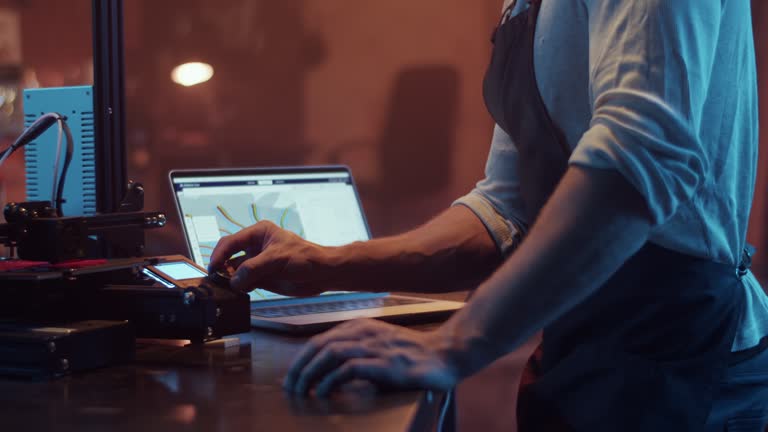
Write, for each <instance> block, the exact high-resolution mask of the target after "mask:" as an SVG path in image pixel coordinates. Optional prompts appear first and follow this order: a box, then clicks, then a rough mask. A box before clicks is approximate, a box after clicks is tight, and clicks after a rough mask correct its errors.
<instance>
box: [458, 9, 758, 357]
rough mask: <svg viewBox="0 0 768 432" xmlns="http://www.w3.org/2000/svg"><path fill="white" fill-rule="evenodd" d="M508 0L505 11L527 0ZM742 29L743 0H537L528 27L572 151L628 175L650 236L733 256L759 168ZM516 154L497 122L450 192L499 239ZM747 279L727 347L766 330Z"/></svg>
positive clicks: (508, 215)
mask: <svg viewBox="0 0 768 432" xmlns="http://www.w3.org/2000/svg"><path fill="white" fill-rule="evenodd" d="M508 2H509V0H508V1H507V3H508ZM518 3H519V4H518V5H517V6H516V7H515V9H516V10H515V11H513V14H515V13H519V12H520V11H522V10H523V9H524V8H526V7H527V4H526V3H527V2H525V1H523V0H520V1H518ZM505 6H506V4H505ZM752 38H753V36H752V21H751V13H750V2H749V1H747V0H674V1H670V0H544V1H543V2H542V7H541V11H540V15H539V20H538V25H537V31H536V36H535V49H534V66H535V70H536V78H537V81H538V84H539V91H540V92H541V95H542V97H543V100H544V103H545V105H546V107H547V109H548V111H549V113H550V115H551V117H552V119H553V121H554V122H555V123H556V124H557V125H558V126H559V127H560V128H561V129H562V130H563V132H564V134H565V137H566V139H567V142H568V144H569V145H570V147H571V149H572V150H573V153H572V155H571V157H570V160H569V164H572V165H578V166H583V167H592V168H602V169H615V170H617V171H618V172H619V173H621V174H622V175H623V176H624V177H625V178H626V179H627V180H628V181H629V182H630V183H631V184H632V185H634V187H635V188H636V189H637V190H638V191H639V192H640V194H641V195H642V196H643V197H644V199H645V201H646V203H647V206H648V208H649V209H650V211H651V214H652V228H651V234H650V238H649V241H651V242H653V243H655V244H657V245H659V246H662V247H665V248H668V249H671V250H675V251H678V252H681V253H684V254H688V255H693V256H698V257H703V258H707V259H711V260H713V261H717V262H721V263H727V264H731V265H732V266H733V267H734V268H736V266H738V264H739V261H740V258H741V252H742V250H743V248H744V245H745V241H746V232H747V222H748V218H749V211H750V208H751V205H752V197H753V193H754V185H755V175H756V169H757V148H758V115H757V73H756V66H755V53H754V43H753V39H752ZM517 157H518V155H517V150H516V149H515V146H514V143H513V142H512V140H511V138H510V137H509V136H508V135H507V134H506V133H505V132H504V131H502V130H501V129H500V128H498V127H496V129H495V131H494V136H493V142H492V144H491V151H490V154H489V157H488V163H487V165H486V178H485V179H484V180H482V181H481V182H479V183H478V184H477V186H476V188H475V189H474V190H473V191H472V192H471V193H469V194H468V195H466V196H465V197H463V198H461V199H459V200H458V201H457V202H456V204H457V205H458V204H460V205H466V206H468V207H469V208H470V209H472V210H473V211H474V212H475V214H477V215H478V217H480V219H482V220H483V222H484V223H485V225H486V227H487V228H488V229H489V231H490V232H491V233H492V235H493V237H494V239H495V241H496V242H497V244H498V246H499V248H500V249H501V250H502V252H508V251H509V250H510V249H511V248H512V247H513V246H514V238H515V235H516V233H517V232H518V231H520V230H525V229H526V227H527V225H528V223H529V222H530V221H527V220H525V217H524V214H523V211H522V208H523V207H522V202H521V197H520V190H519V179H518V174H517V170H516V160H517ZM744 280H745V284H744V285H745V289H746V291H747V292H746V295H747V302H746V310H745V313H744V314H743V317H742V323H741V326H740V329H739V332H738V335H737V337H736V339H735V340H734V343H733V350H734V351H739V350H743V349H747V348H751V347H753V346H755V345H757V344H758V343H759V341H760V339H761V338H762V337H764V336H766V335H768V298H767V297H766V295H765V294H764V292H763V290H762V289H761V287H760V285H759V283H758V282H757V280H756V279H755V278H754V276H753V275H752V274H751V273H750V274H748V275H747V276H746V277H745V279H744Z"/></svg>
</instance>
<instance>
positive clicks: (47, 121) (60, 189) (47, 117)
mask: <svg viewBox="0 0 768 432" xmlns="http://www.w3.org/2000/svg"><path fill="white" fill-rule="evenodd" d="M56 122H58V123H59V126H60V127H61V128H62V129H63V131H64V136H65V137H66V139H67V151H66V154H65V156H64V166H63V167H62V170H61V175H60V177H59V180H58V182H57V183H58V185H56V183H54V185H56V186H55V188H56V189H55V194H54V195H53V204H55V205H56V212H57V213H58V215H59V216H63V212H62V210H61V206H62V204H63V202H64V198H63V194H64V181H65V180H66V176H67V170H68V169H69V164H70V163H71V162H72V155H73V154H74V152H75V149H74V144H73V141H74V140H73V139H72V131H71V130H70V129H69V125H68V124H67V122H66V117H64V116H62V115H61V114H59V113H55V112H52V113H47V114H43V115H41V116H40V117H38V118H37V120H35V121H34V122H33V123H32V124H31V125H29V127H28V128H26V129H24V132H22V133H21V135H19V137H18V138H17V139H16V141H15V142H14V143H13V144H11V145H10V147H8V148H6V149H5V150H4V151H3V153H2V156H0V166H2V165H3V163H4V162H5V161H6V160H7V159H8V158H9V157H10V156H11V154H12V153H13V152H15V151H16V150H18V149H20V148H21V147H24V146H25V145H27V144H29V143H30V142H32V141H33V140H34V139H35V138H37V137H39V136H40V135H42V133H43V132H45V131H46V130H48V128H50V127H51V126H53V124H54V123H56ZM60 140H61V139H60V138H59V141H58V142H57V156H56V164H57V165H58V158H59V156H58V155H59V154H60V153H61V149H60V148H59V145H60ZM56 174H57V172H56V171H54V174H53V175H54V177H55V176H56Z"/></svg>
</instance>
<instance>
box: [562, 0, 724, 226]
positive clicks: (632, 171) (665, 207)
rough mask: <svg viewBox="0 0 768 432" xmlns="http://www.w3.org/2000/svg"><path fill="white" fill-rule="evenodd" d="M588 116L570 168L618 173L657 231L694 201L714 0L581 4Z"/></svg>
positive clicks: (717, 10) (700, 170)
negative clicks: (585, 33)
mask: <svg viewBox="0 0 768 432" xmlns="http://www.w3.org/2000/svg"><path fill="white" fill-rule="evenodd" d="M587 3H588V9H589V12H588V13H589V39H590V42H589V46H590V49H589V55H590V61H589V63H590V97H591V101H590V102H591V107H592V120H591V123H590V127H589V129H588V130H587V131H586V133H585V134H584V135H583V136H582V137H581V139H580V140H579V142H578V143H577V145H576V147H575V149H574V152H573V154H572V155H571V158H570V164H573V165H580V166H586V167H592V168H602V169H615V170H617V171H619V172H620V173H621V174H622V175H623V176H624V177H625V178H626V179H627V180H628V181H629V182H630V183H631V184H632V185H634V187H635V188H636V189H637V190H638V191H639V192H640V194H641V195H642V196H643V197H644V198H645V200H646V203H647V206H648V208H649V210H650V212H651V216H652V223H653V224H654V225H660V224H663V223H664V222H665V221H667V220H668V219H669V218H670V217H671V216H672V215H674V214H675V212H676V211H677V209H678V207H679V205H680V204H681V203H684V202H686V201H687V200H689V199H691V197H692V196H693V194H694V192H695V190H696V189H697V187H699V186H700V184H701V182H702V181H703V179H704V178H705V176H706V174H707V172H708V169H709V162H708V160H707V154H706V153H705V149H704V145H703V143H702V141H701V138H700V136H699V131H700V128H701V118H702V114H703V113H702V111H703V106H704V102H705V100H706V96H707V89H708V87H709V81H710V77H711V71H712V66H713V61H714V53H715V48H716V43H717V38H718V29H719V26H720V25H719V23H720V16H721V13H722V12H721V6H720V0H632V1H626V0H591V1H590V0H587Z"/></svg>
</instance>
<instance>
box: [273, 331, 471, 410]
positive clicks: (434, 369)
mask: <svg viewBox="0 0 768 432" xmlns="http://www.w3.org/2000/svg"><path fill="white" fill-rule="evenodd" d="M448 342H449V340H448V339H447V338H446V337H444V336H443V335H442V333H441V332H440V330H436V331H431V332H420V331H415V330H410V329H407V328H405V327H399V326H394V325H392V324H387V323H384V322H381V321H376V320H370V319H365V320H355V321H348V322H346V323H344V324H341V325H339V326H337V327H335V328H333V329H332V330H329V331H328V332H326V333H323V334H321V335H318V336H315V337H313V338H312V339H310V340H309V342H308V343H307V344H306V345H305V346H304V348H303V349H302V351H301V352H300V353H299V355H298V356H297V358H296V360H295V361H294V363H293V366H291V369H290V371H289V372H288V375H287V376H286V378H285V382H284V386H285V388H286V390H288V391H290V392H293V393H297V394H307V393H308V392H309V391H310V389H312V388H314V389H315V395H316V396H318V397H324V396H327V395H328V394H329V393H330V392H331V391H332V390H333V389H335V388H338V387H339V386H340V385H342V384H344V383H346V382H349V381H352V380H355V379H362V380H366V381H369V382H372V383H374V384H376V385H377V386H378V387H383V388H387V389H398V390H404V389H417V388H419V389H429V390H441V391H447V390H450V389H451V388H453V386H454V385H455V384H456V382H457V381H458V377H459V375H458V370H457V368H456V366H455V365H453V364H451V360H450V358H451V355H450V347H449V344H448Z"/></svg>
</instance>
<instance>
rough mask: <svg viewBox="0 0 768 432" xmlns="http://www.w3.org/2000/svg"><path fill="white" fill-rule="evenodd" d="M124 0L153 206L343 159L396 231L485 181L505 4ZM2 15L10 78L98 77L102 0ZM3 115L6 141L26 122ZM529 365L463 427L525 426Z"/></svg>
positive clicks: (137, 152)
mask: <svg viewBox="0 0 768 432" xmlns="http://www.w3.org/2000/svg"><path fill="white" fill-rule="evenodd" d="M125 3H126V11H125V17H126V18H125V20H126V59H127V83H126V84H127V85H126V87H127V89H126V90H127V96H128V107H127V109H128V128H129V133H128V145H129V157H130V172H131V175H132V177H134V178H136V179H137V180H140V181H142V182H143V183H144V184H145V185H146V186H147V208H148V209H153V210H155V209H162V210H166V211H167V212H168V213H169V214H175V210H174V209H173V207H172V205H171V201H170V189H169V186H168V185H167V180H166V173H167V171H168V170H169V169H172V168H193V167H216V166H220V167H224V166H258V165H274V164H324V163H343V164H348V165H350V166H351V167H352V170H353V172H354V173H355V174H356V177H357V179H358V181H359V184H360V190H361V194H362V198H363V201H364V205H365V207H366V211H367V213H368V216H369V218H370V223H371V226H372V229H373V231H374V234H376V235H385V234H390V233H394V232H397V231H401V230H403V229H406V228H408V227H411V226H414V225H416V224H418V223H420V222H422V221H424V220H426V219H427V218H428V217H429V216H430V215H432V214H434V213H436V212H438V211H440V210H441V209H443V208H445V207H446V206H447V205H449V204H450V203H451V201H452V200H453V199H454V198H456V197H457V196H459V195H461V194H463V193H465V192H466V191H467V190H469V188H470V187H471V186H472V184H473V183H474V182H475V181H476V180H477V179H478V178H480V176H481V175H482V168H483V164H484V161H485V156H486V152H487V149H488V146H489V140H490V133H491V121H490V119H489V118H488V116H487V114H486V113H485V110H484V108H483V105H482V99H481V88H480V82H481V79H482V74H483V71H484V68H485V65H486V62H487V57H488V54H489V50H490V45H489V36H490V32H491V30H492V28H493V25H494V24H495V21H496V19H497V14H498V12H499V9H500V3H501V0H419V1H413V0H388V1H379V2H374V1H357V2H353V1H349V0H227V1H218V2H213V1H207V0H163V1H151V0H126V1H125ZM752 3H753V6H754V23H755V28H756V43H757V49H758V63H759V67H760V73H761V80H760V92H761V102H762V104H763V109H762V114H761V124H762V125H764V127H763V132H762V143H763V144H762V148H763V151H762V152H761V171H760V175H759V179H758V186H757V189H756V193H755V206H754V210H753V214H752V221H751V222H752V224H751V231H750V236H749V237H750V241H751V242H753V243H754V244H756V245H758V246H760V248H761V253H759V254H758V256H757V257H756V264H757V265H756V270H757V271H758V273H763V274H764V273H766V272H765V271H764V270H763V269H768V258H767V257H768V253H767V252H766V251H768V224H767V223H766V221H768V199H766V198H767V197H768V194H766V191H768V133H766V132H767V131H766V128H768V105H766V103H768V6H767V5H765V4H764V3H765V2H764V1H760V0H754V1H753V2H752ZM2 9H5V10H12V11H14V12H15V13H17V14H18V16H19V19H20V23H21V51H22V59H21V61H20V62H19V63H18V64H14V65H11V66H13V67H12V69H14V70H16V72H13V71H11V72H9V73H8V74H7V76H6V74H5V72H3V69H2V67H0V88H2V87H3V86H4V85H6V83H7V82H11V81H13V80H14V79H16V81H17V82H18V85H19V86H35V85H40V86H44V87H50V86H60V85H77V84H87V83H90V82H92V77H91V69H90V62H91V41H90V38H91V36H90V0H67V1H51V0H0V11H2ZM0 58H2V52H0ZM190 60H204V61H207V62H208V63H211V64H212V65H213V66H214V68H215V75H214V77H213V79H212V80H211V81H210V82H208V83H206V84H203V85H201V86H199V87H193V88H182V87H179V86H177V85H175V84H173V83H172V82H171V81H170V71H171V68H172V67H173V66H175V65H177V64H179V63H182V62H185V61H190ZM0 66H2V65H1V64H0ZM14 77H16V78H14ZM0 113H2V111H0ZM0 125H2V129H0V141H1V140H2V137H3V136H4V137H5V139H6V140H7V139H8V138H9V137H11V136H13V135H14V134H15V133H17V132H18V130H17V128H14V127H13V126H12V125H11V126H8V125H6V124H5V123H0ZM17 127H18V125H17ZM19 156H21V155H18V156H17V157H15V158H14V160H12V161H10V162H9V164H8V165H7V166H4V168H3V172H1V173H0V185H2V186H3V187H2V188H0V192H2V190H5V194H6V196H5V198H6V199H16V200H18V199H23V193H24V192H23V181H22V179H23V173H22V164H21V159H20V157H19ZM2 199H3V198H2V194H1V193H0V200H2ZM150 242H151V250H152V252H153V253H178V252H179V251H181V250H182V248H183V245H182V243H181V239H180V236H179V234H178V229H177V227H176V226H172V227H170V228H168V229H165V230H164V232H161V233H155V234H153V236H152V237H151V238H150ZM519 363H520V359H507V360H506V361H505V362H500V363H499V364H497V365H496V366H495V369H494V370H491V371H489V372H486V373H484V374H481V375H479V376H478V377H475V378H473V379H472V380H470V381H469V382H467V383H466V384H464V385H463V387H462V389H461V393H460V395H459V404H460V423H461V426H462V430H485V431H486V432H491V431H496V430H499V431H501V430H514V417H513V415H512V408H513V407H514V394H515V390H516V385H517V381H516V372H517V368H518V367H519ZM499 413H503V415H499Z"/></svg>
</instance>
